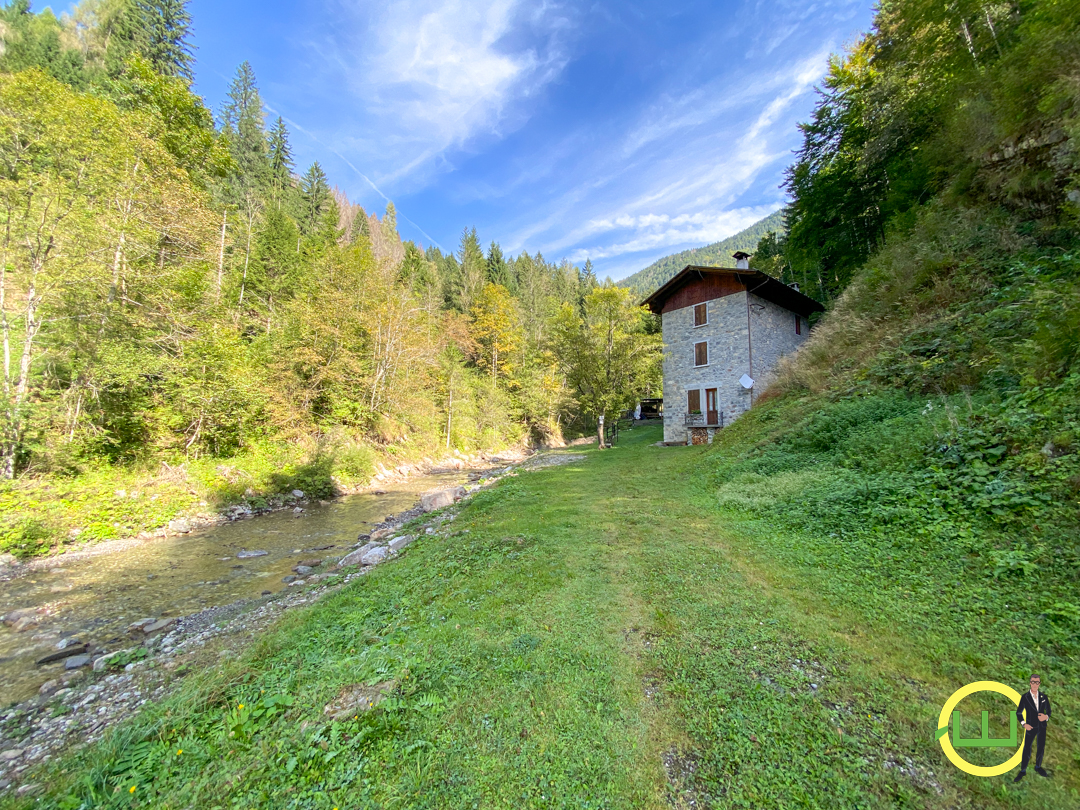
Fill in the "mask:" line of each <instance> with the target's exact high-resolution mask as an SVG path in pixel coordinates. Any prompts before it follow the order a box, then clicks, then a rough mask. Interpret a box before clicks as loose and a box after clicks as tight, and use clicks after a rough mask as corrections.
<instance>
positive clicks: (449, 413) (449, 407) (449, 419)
mask: <svg viewBox="0 0 1080 810" xmlns="http://www.w3.org/2000/svg"><path fill="white" fill-rule="evenodd" d="M453 419H454V378H453V376H451V377H450V394H449V398H448V399H447V401H446V449H447V450H449V449H450V430H451V428H452V427H453Z"/></svg>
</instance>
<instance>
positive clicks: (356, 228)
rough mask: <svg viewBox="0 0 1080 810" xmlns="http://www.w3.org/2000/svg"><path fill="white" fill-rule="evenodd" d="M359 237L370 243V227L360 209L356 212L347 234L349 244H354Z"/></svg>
mask: <svg viewBox="0 0 1080 810" xmlns="http://www.w3.org/2000/svg"><path fill="white" fill-rule="evenodd" d="M360 237H363V238H364V239H367V240H369V241H370V239H371V225H370V224H369V223H368V215H367V212H366V211H365V210H364V209H363V208H362V207H361V208H358V209H357V211H356V216H355V217H353V221H352V231H351V232H350V233H349V243H350V244H351V243H353V242H355V241H356V240H357V239H359V238H360Z"/></svg>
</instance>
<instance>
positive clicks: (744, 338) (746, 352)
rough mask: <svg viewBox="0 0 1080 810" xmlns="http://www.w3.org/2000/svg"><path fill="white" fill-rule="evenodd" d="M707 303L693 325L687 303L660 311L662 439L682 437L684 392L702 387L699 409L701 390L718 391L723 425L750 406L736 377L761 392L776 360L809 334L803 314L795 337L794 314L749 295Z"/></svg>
mask: <svg viewBox="0 0 1080 810" xmlns="http://www.w3.org/2000/svg"><path fill="white" fill-rule="evenodd" d="M748 295H749V298H750V311H749V314H748V313H747V296H748ZM706 306H707V307H708V311H709V312H708V315H709V319H708V323H707V324H706V325H705V326H694V308H693V307H692V306H689V307H683V308H681V309H675V310H671V311H670V312H665V313H664V314H663V338H664V441H665V442H680V443H681V442H685V441H686V440H687V428H686V413H687V404H686V392H687V391H688V390H690V389H692V388H697V389H699V390H700V391H701V408H702V411H704V410H705V404H706V403H705V390H706V389H707V388H715V389H717V398H718V400H719V402H718V405H719V408H720V412H721V413H722V415H723V423H724V424H725V425H727V424H730V423H731V422H732V421H733V420H734V419H735V418H737V417H738V416H739V415H740V414H742V413H743V412H745V411H747V410H748V409H749V408H750V405H751V394H750V392H749V391H747V390H746V389H745V388H743V387H742V384H741V383H740V382H739V378H740V377H742V375H743V374H749V375H750V376H751V377H752V378H753V379H754V383H755V384H754V389H753V390H754V393H755V394H756V393H758V392H760V391H763V390H764V389H765V388H766V386H768V384H769V383H770V382H771V381H772V380H773V378H774V377H775V375H776V367H777V363H778V362H779V360H780V358H781V357H783V356H784V355H786V354H790V353H791V352H793V351H795V350H796V349H798V348H799V346H801V345H802V344H803V342H804V341H805V340H806V338H807V336H808V335H809V333H810V326H809V324H808V323H807V320H806V318H801V320H802V334H801V335H797V334H795V318H796V315H795V313H794V312H792V311H790V310H788V309H785V308H784V307H781V306H779V305H778V304H774V303H772V302H771V301H766V300H765V299H764V298H759V297H758V296H756V295H754V294H753V293H745V292H739V293H735V294H733V295H727V296H724V297H723V298H715V299H713V300H711V301H707V302H706ZM799 317H801V316H799ZM748 335H749V340H748ZM701 341H706V342H707V343H708V344H709V363H708V365H705V366H699V367H698V366H695V365H694V344H695V343H700V342H701ZM751 355H752V359H753V363H752V364H751Z"/></svg>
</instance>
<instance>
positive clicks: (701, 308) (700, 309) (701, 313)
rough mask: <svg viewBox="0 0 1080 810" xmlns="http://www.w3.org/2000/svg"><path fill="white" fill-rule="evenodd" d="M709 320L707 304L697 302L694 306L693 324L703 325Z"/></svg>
mask: <svg viewBox="0 0 1080 810" xmlns="http://www.w3.org/2000/svg"><path fill="white" fill-rule="evenodd" d="M708 322H709V305H708V304H698V305H697V306H695V307H694V326H704V325H705V324H707V323H708Z"/></svg>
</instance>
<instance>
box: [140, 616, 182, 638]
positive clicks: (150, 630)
mask: <svg viewBox="0 0 1080 810" xmlns="http://www.w3.org/2000/svg"><path fill="white" fill-rule="evenodd" d="M174 624H176V617H175V616H174V617H172V618H171V619H158V620H157V621H156V622H152V623H150V624H148V625H146V626H145V627H143V629H142V630H143V632H144V633H146V635H148V636H152V635H155V634H157V633H161V632H163V631H165V630H168V629H169V628H170V627H172V626H173V625H174Z"/></svg>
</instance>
